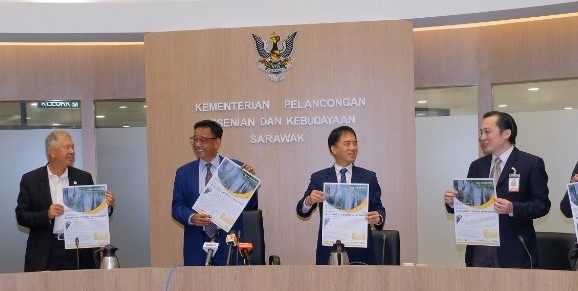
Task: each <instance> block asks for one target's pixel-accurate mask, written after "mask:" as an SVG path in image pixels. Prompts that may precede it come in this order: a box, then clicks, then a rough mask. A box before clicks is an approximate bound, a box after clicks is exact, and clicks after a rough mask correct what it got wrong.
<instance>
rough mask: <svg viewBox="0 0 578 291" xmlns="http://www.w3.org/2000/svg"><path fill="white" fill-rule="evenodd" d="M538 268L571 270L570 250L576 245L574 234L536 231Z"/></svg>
mask: <svg viewBox="0 0 578 291" xmlns="http://www.w3.org/2000/svg"><path fill="white" fill-rule="evenodd" d="M536 244H537V247H538V268H539V269H546V270H572V269H573V268H574V267H572V266H571V265H570V251H571V250H572V249H574V248H575V246H576V235H575V234H573V233H561V232H536Z"/></svg>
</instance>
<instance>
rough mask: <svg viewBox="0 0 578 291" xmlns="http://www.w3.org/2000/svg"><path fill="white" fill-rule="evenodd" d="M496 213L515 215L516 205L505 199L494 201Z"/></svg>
mask: <svg viewBox="0 0 578 291" xmlns="http://www.w3.org/2000/svg"><path fill="white" fill-rule="evenodd" d="M494 211H495V212H496V213H498V214H510V213H514V205H513V204H512V202H510V201H509V200H506V199H504V198H496V199H495V200H494Z"/></svg>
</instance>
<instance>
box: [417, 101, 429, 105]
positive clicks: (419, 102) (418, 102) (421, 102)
mask: <svg viewBox="0 0 578 291" xmlns="http://www.w3.org/2000/svg"><path fill="white" fill-rule="evenodd" d="M425 103H427V100H419V101H417V104H425Z"/></svg>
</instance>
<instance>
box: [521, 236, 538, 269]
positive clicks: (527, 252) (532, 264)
mask: <svg viewBox="0 0 578 291" xmlns="http://www.w3.org/2000/svg"><path fill="white" fill-rule="evenodd" d="M518 240H519V241H520V242H521V243H522V246H524V250H526V254H528V258H530V270H531V269H534V263H532V255H530V251H528V247H526V242H524V237H522V235H518Z"/></svg>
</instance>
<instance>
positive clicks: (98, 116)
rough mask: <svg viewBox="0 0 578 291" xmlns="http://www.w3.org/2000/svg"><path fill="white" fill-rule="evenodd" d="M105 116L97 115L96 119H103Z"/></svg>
mask: <svg viewBox="0 0 578 291" xmlns="http://www.w3.org/2000/svg"><path fill="white" fill-rule="evenodd" d="M105 117H106V116H105V115H97V116H96V118H105Z"/></svg>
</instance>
